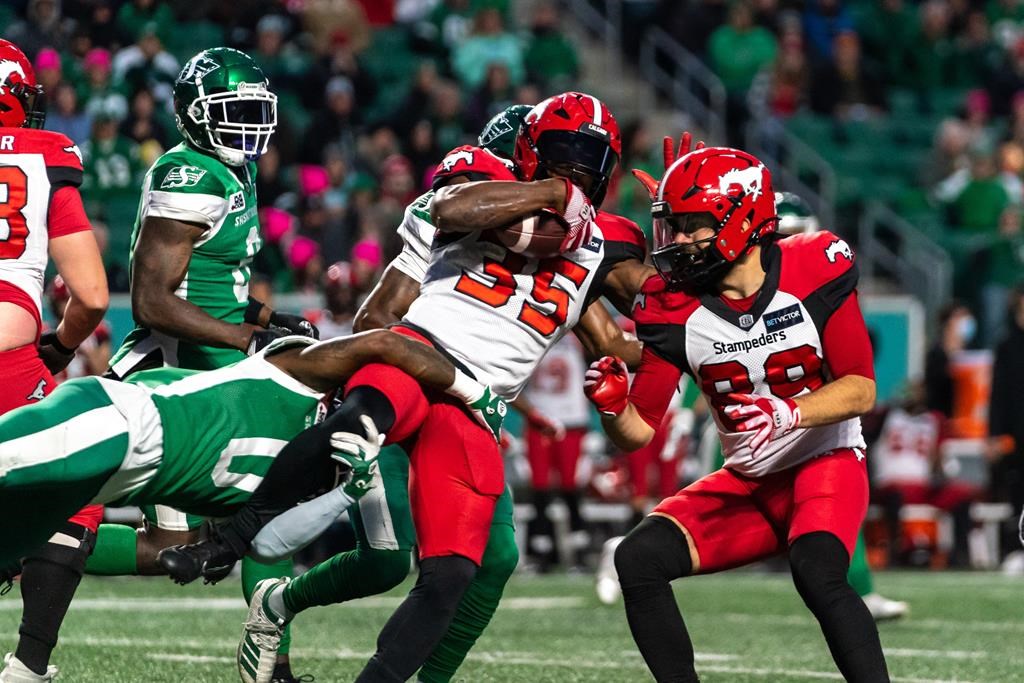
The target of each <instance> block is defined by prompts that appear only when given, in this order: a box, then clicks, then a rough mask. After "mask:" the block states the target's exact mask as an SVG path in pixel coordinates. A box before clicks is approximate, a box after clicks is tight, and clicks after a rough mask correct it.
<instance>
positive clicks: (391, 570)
mask: <svg viewBox="0 0 1024 683" xmlns="http://www.w3.org/2000/svg"><path fill="white" fill-rule="evenodd" d="M411 554H412V553H410V552H409V551H408V550H375V549H373V548H369V547H366V546H357V547H356V549H355V550H350V551H348V552H346V553H339V554H337V555H335V556H334V557H332V558H330V559H328V560H324V561H323V562H321V563H320V564H318V565H317V566H315V567H313V568H311V569H310V570H308V571H307V572H306V573H304V574H303V575H302V576H300V577H298V578H297V579H295V580H294V581H292V582H291V583H289V584H288V586H287V587H286V588H285V589H284V594H283V595H282V596H281V597H282V598H283V599H284V604H285V607H287V608H288V609H289V610H291V611H292V612H294V613H296V614H297V613H299V612H301V611H302V610H304V609H308V608H310V607H315V606H317V605H333V604H336V603H339V602H345V601H346V600H354V599H355V598H362V597H366V596H367V595H377V594H378V593H383V592H385V591H388V590H391V589H392V588H394V587H395V586H397V585H398V584H400V583H402V581H403V580H405V577H406V575H407V574H408V573H409V567H410V561H411V557H410V556H411Z"/></svg>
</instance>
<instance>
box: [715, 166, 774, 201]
mask: <svg viewBox="0 0 1024 683" xmlns="http://www.w3.org/2000/svg"><path fill="white" fill-rule="evenodd" d="M763 182H764V166H761V165H757V166H751V167H750V168H742V169H740V168H737V169H733V170H731V171H728V172H726V173H723V174H722V177H721V178H719V179H718V191H719V192H721V193H722V194H724V195H728V194H729V190H730V189H731V188H732V187H733V186H734V185H739V186H740V188H741V190H740V191H741V192H742V193H743V194H744V195H750V196H751V197H753V198H754V200H757V199H758V198H760V197H761V194H762V192H763V190H762V189H761V184H762V183H763Z"/></svg>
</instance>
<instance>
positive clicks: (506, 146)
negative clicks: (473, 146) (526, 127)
mask: <svg viewBox="0 0 1024 683" xmlns="http://www.w3.org/2000/svg"><path fill="white" fill-rule="evenodd" d="M531 109H533V107H532V106H530V105H528V104H513V105H512V106H511V107H508V108H507V109H505V111H502V112H499V113H497V114H495V115H494V118H492V119H491V120H490V121H488V122H487V125H486V126H484V129H483V130H482V131H480V137H478V138H477V143H478V144H479V145H480V146H481V147H483V148H484V149H486V150H488V151H489V152H494V153H495V154H497V155H498V156H500V157H502V158H504V159H511V158H512V153H513V152H514V151H515V148H516V135H518V134H519V126H520V125H521V124H522V123H523V119H525V118H526V115H527V114H529V113H530V110H531Z"/></svg>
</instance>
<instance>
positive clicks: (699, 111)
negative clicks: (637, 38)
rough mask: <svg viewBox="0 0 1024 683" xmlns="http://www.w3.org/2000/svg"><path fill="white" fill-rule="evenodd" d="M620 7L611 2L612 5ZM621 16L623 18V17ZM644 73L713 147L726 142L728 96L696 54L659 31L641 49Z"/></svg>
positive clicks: (652, 30) (650, 33) (654, 30)
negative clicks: (702, 132) (701, 132)
mask: <svg viewBox="0 0 1024 683" xmlns="http://www.w3.org/2000/svg"><path fill="white" fill-rule="evenodd" d="M614 4H617V0H610V2H609V5H614ZM620 16H621V15H620ZM640 73H641V74H642V75H643V77H644V79H645V80H646V81H647V82H648V83H649V84H651V86H652V87H654V88H656V89H658V90H659V91H661V93H662V94H663V95H665V96H666V97H668V98H669V101H670V102H671V103H672V106H673V107H674V108H675V109H676V110H677V111H678V112H679V113H681V114H683V115H685V116H686V117H688V118H690V119H691V120H692V122H693V124H694V125H695V126H697V127H698V128H700V129H701V130H703V131H704V133H705V135H706V137H707V139H708V140H709V141H711V142H712V143H713V144H723V143H724V142H725V109H726V93H725V86H724V85H723V84H722V80H721V79H720V78H719V77H718V76H716V75H715V74H714V72H712V71H711V69H709V68H708V67H707V66H706V65H705V64H704V62H702V61H701V60H700V59H698V58H697V57H696V55H694V54H693V53H692V52H690V51H689V50H687V49H686V48H684V47H683V46H682V45H680V44H679V43H678V42H677V41H676V40H675V39H674V38H673V37H672V36H670V35H669V34H667V33H665V32H664V31H662V30H661V29H660V28H658V27H653V28H650V29H648V31H647V33H646V34H645V35H644V39H643V45H642V46H641V48H640Z"/></svg>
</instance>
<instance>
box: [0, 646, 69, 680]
mask: <svg viewBox="0 0 1024 683" xmlns="http://www.w3.org/2000/svg"><path fill="white" fill-rule="evenodd" d="M57 673H58V672H57V667H55V666H53V665H52V664H51V665H50V666H48V667H46V673H44V674H37V673H36V672H35V671H33V670H32V669H30V668H28V667H27V666H25V665H24V664H22V663H21V660H20V659H18V658H17V657H15V656H14V653H13V652H8V653H7V654H6V655H4V669H3V671H0V683H39V682H40V681H42V682H43V683H45V682H46V681H52V680H53V679H55V678H57Z"/></svg>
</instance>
